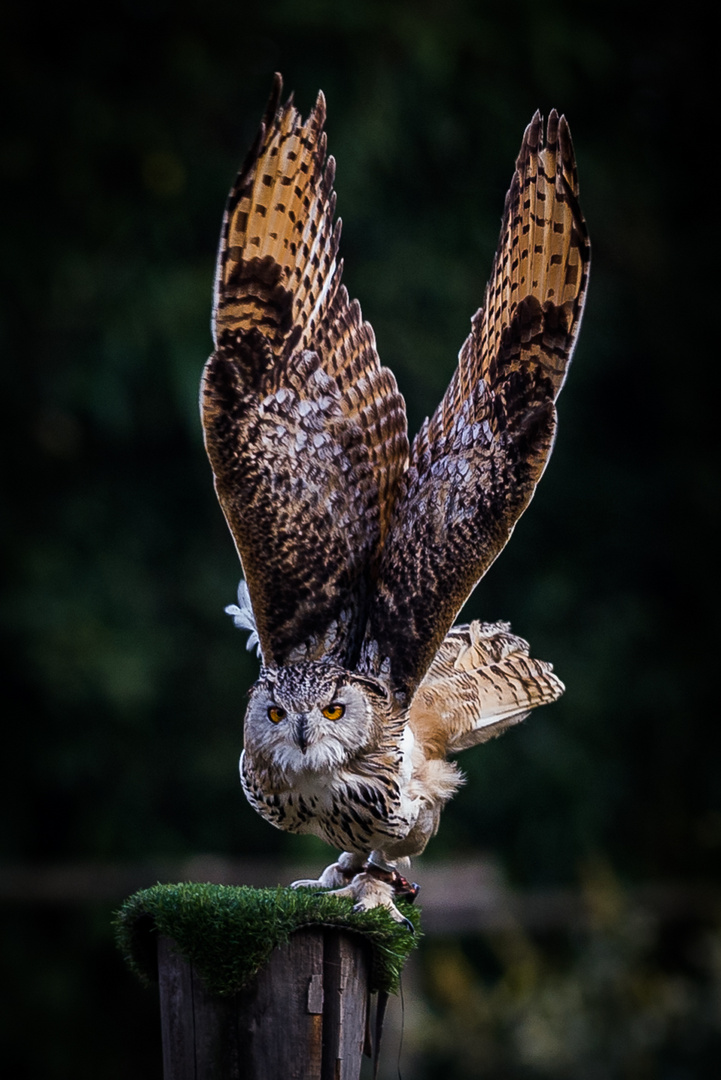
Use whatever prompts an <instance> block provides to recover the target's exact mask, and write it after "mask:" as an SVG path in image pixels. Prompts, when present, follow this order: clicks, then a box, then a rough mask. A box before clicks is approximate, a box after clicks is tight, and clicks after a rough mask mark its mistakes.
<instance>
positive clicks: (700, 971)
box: [409, 866, 721, 1080]
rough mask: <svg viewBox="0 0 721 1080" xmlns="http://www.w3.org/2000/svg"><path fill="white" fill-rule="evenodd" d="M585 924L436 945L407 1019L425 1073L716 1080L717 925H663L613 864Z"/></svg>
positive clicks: (496, 1078) (503, 1079)
mask: <svg viewBox="0 0 721 1080" xmlns="http://www.w3.org/2000/svg"><path fill="white" fill-rule="evenodd" d="M583 886H584V893H585V897H586V900H587V901H588V904H589V909H590V912H591V919H590V924H589V925H588V926H587V927H584V928H583V929H580V928H579V929H576V930H575V931H574V932H573V933H572V934H570V935H559V934H558V933H556V934H550V933H545V934H539V933H535V934H530V933H528V932H527V931H524V929H523V928H522V927H521V926H516V927H513V926H511V927H509V929H507V930H505V931H503V932H500V933H497V934H494V935H486V936H484V937H475V938H472V939H468V940H464V939H461V940H460V941H456V940H435V941H433V942H431V943H429V944H428V946H427V948H426V950H425V952H424V955H423V965H422V985H423V989H424V994H423V995H422V996H421V995H417V997H416V998H415V999H414V1006H413V1009H412V1012H411V1015H410V1017H409V1036H410V1040H411V1045H412V1046H413V1048H414V1052H415V1053H416V1054H418V1055H419V1060H420V1061H422V1062H423V1065H422V1070H423V1075H424V1076H427V1077H428V1078H429V1080H430V1078H435V1077H446V1076H448V1075H452V1076H454V1077H458V1080H462V1078H463V1080H465V1078H468V1080H472V1078H475V1077H483V1078H484V1080H486V1078H487V1080H517V1078H518V1080H521V1078H523V1080H526V1078H530V1077H533V1078H536V1077H537V1078H539V1080H540V1078H545V1077H548V1078H549V1080H551V1078H553V1080H564V1078H566V1077H567V1078H569V1080H572V1078H573V1080H575V1078H576V1077H579V1076H583V1077H588V1078H589V1080H607V1078H611V1077H633V1078H639V1077H669V1078H671V1077H701V1076H708V1077H711V1076H714V1075H715V1073H716V1071H717V1070H718V1054H719V1050H720V1049H721V927H718V926H716V927H715V928H713V929H711V928H709V927H708V926H703V924H699V923H697V922H694V921H692V920H683V921H680V922H678V923H677V924H676V926H675V927H674V930H673V932H672V933H671V932H669V929H668V927H666V928H664V927H663V925H662V924H661V921H660V920H659V919H658V916H657V914H656V913H655V912H654V910H653V908H652V907H651V906H649V905H647V904H644V903H642V902H639V901H638V900H635V901H634V900H633V899H631V898H630V897H629V896H628V895H627V894H626V893H625V892H624V890H623V889H622V888H621V887H620V885H619V883H618V882H617V881H615V880H614V878H613V876H612V875H610V874H609V873H608V870H607V868H602V867H598V866H596V867H593V868H592V869H590V870H589V872H588V873H587V874H586V875H585V876H584V881H583Z"/></svg>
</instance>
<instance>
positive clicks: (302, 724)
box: [295, 713, 308, 754]
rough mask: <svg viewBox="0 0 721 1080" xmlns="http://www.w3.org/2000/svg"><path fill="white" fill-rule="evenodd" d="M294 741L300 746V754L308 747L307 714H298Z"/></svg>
mask: <svg viewBox="0 0 721 1080" xmlns="http://www.w3.org/2000/svg"><path fill="white" fill-rule="evenodd" d="M295 741H296V742H297V743H298V746H299V747H300V751H301V753H302V754H304V753H305V752H306V750H307V749H308V714H307V713H300V714H299V715H298V723H297V725H296V729H295Z"/></svg>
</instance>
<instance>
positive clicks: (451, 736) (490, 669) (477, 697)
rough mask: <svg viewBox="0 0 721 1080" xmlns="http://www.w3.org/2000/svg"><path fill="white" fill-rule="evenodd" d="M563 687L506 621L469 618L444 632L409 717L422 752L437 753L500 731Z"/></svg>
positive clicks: (439, 755) (465, 746) (551, 698)
mask: <svg viewBox="0 0 721 1080" xmlns="http://www.w3.org/2000/svg"><path fill="white" fill-rule="evenodd" d="M563 691H564V686H563V683H562V682H561V680H560V679H559V678H557V676H556V675H554V674H553V668H552V666H551V664H548V663H546V662H545V661H543V660H534V659H533V658H532V657H531V656H529V655H528V642H527V641H524V640H523V638H519V637H516V636H515V634H512V633H511V628H510V626H509V625H508V623H479V622H472V623H471V624H470V625H468V626H454V627H453V628H452V629H451V630H450V631H449V633H448V634H447V635H446V637H445V639H444V641H443V643H442V645H441V647H440V649H439V650H438V652H437V653H436V655H435V657H434V659H433V663H432V664H431V666H430V668H429V670H428V671H427V672H426V675H425V678H424V679H423V682H422V683H421V685H420V686H419V687H418V691H417V692H416V694H415V696H414V698H413V701H412V703H411V709H410V715H409V717H408V723H409V724H410V726H411V728H412V729H413V733H414V735H415V736H416V738H417V739H418V740H419V741H420V743H421V745H422V746H423V748H424V751H425V754H426V756H427V757H436V758H440V759H442V758H444V757H445V756H446V755H447V754H456V753H459V752H460V751H461V750H467V749H468V748H469V747H471V746H476V745H477V744H478V743H483V742H487V741H488V740H489V739H493V738H495V737H496V736H497V735H501V734H502V733H503V732H504V731H506V730H507V729H508V728H509V727H511V726H512V725H513V724H518V723H520V721H521V720H523V719H525V717H526V716H528V714H529V712H530V711H531V709H535V708H536V707H537V706H539V705H547V704H548V703H549V702H551V701H555V700H556V699H557V698H559V697H560V696H561V694H562V693H563Z"/></svg>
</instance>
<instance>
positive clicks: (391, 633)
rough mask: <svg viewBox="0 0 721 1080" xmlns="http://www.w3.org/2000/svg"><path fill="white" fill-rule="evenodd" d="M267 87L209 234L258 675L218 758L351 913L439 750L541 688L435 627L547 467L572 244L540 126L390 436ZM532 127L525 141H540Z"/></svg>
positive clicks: (565, 347) (207, 376)
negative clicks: (319, 851)
mask: <svg viewBox="0 0 721 1080" xmlns="http://www.w3.org/2000/svg"><path fill="white" fill-rule="evenodd" d="M281 90H282V82H281V79H280V77H279V76H276V78H275V81H274V86H273V91H272V94H271V97H270V101H269V103H268V106H267V109H266V113H265V116H264V118H263V121H262V123H261V126H260V130H259V132H258V135H257V137H256V140H255V142H254V144H253V146H252V148H251V150H250V152H249V154H248V157H247V158H246V161H245V164H244V165H243V167H242V169H241V171H240V174H239V176H238V179H237V182H236V183H235V185H234V187H233V189H232V191H231V193H230V196H229V199H228V204H227V207H226V211H225V216H224V219H223V226H222V233H221V239H220V248H219V254H218V262H217V271H216V279H215V295H214V305H213V338H214V343H215V351H214V352H213V354H212V356H211V357H210V359H209V360H208V362H207V364H206V366H205V370H204V374H203V381H202V387H201V412H202V419H203V428H204V436H205V445H206V449H207V452H208V456H209V458H210V463H211V466H212V470H213V474H214V479H215V488H216V492H217V495H218V499H219V501H220V505H221V507H222V510H223V513H224V514H225V517H226V519H227V522H228V525H229V527H230V531H231V533H232V535H233V538H234V540H235V544H236V547H237V550H238V554H239V556H240V559H241V563H242V569H243V574H244V580H243V581H241V584H240V589H239V601H238V605H237V606H235V605H233V606H231V607H229V608H228V609H227V610H228V611H229V612H230V613H231V614H233V615H234V617H235V621H236V624H237V625H238V626H240V627H242V628H244V629H246V630H249V631H250V632H251V638H250V641H249V647H251V645H252V644H255V645H257V648H258V653H259V656H260V661H261V669H260V676H259V678H258V681H257V682H256V683H255V685H254V686H253V687H252V689H251V690H250V700H249V704H248V708H247V712H246V716H245V731H244V750H243V754H242V757H241V762H240V771H241V779H242V785H243V789H244V791H245V794H246V795H247V797H248V800H249V801H250V803H251V805H252V806H253V807H255V809H256V810H257V811H258V812H259V813H260V814H261V815H262V816H263V817H264V818H266V819H267V820H268V821H269V822H271V824H273V825H275V826H277V827H278V828H280V829H287V830H289V831H290V832H295V833H312V834H314V835H316V836H319V837H321V838H322V839H323V840H325V841H326V842H327V843H329V844H331V845H333V846H334V847H336V848H338V849H340V851H341V852H342V854H341V855H340V856H339V858H338V860H337V861H336V862H335V863H333V864H332V865H331V866H329V867H328V868H327V869H326V870H325V871H324V872H323V873H322V875H321V876H320V878H319V879H318V880H317V881H315V880H314V881H302V882H297V883H295V884H298V885H315V886H317V887H318V888H327V889H335V890H336V891H337V892H338V893H339V894H341V895H345V896H350V897H351V898H352V899H353V900H354V902H355V905H356V907H357V908H361V909H362V908H368V907H374V906H376V905H378V904H382V905H384V906H386V907H387V908H388V909H389V910H390V912H391V914H392V915H393V917H394V918H396V919H398V920H402V918H403V917H402V916H401V915H400V913H399V911H398V909H397V908H396V907H395V905H394V900H395V899H396V898H397V897H398V896H399V895H406V896H411V897H412V896H413V895H414V894H415V891H416V888H417V887H416V886H413V885H410V884H409V882H408V881H407V880H406V878H405V877H404V876H403V874H402V872H401V871H404V870H405V868H406V867H407V866H408V865H409V857H410V856H413V855H416V854H419V853H420V852H422V851H423V849H424V848H425V846H426V844H427V842H428V840H429V838H430V837H431V836H433V835H434V834H435V832H436V830H437V828H438V821H439V816H440V812H441V808H442V807H443V805H444V803H445V802H447V800H448V799H449V798H450V797H451V796H452V795H453V793H454V792H455V791H456V789H457V788H458V786H459V785H460V783H461V782H462V777H461V774H460V773H459V771H458V768H457V766H456V765H455V764H454V763H453V762H451V761H449V760H448V758H449V756H450V755H454V754H455V753H456V752H458V751H460V750H464V749H466V748H468V747H471V746H475V745H476V744H477V743H482V742H484V741H486V740H487V739H490V738H492V737H494V736H496V735H499V734H500V733H501V732H503V731H505V730H506V728H508V727H510V726H511V725H512V724H517V723H518V722H519V721H520V720H522V719H523V718H524V717H525V716H527V715H528V712H529V710H531V709H533V708H535V707H536V706H537V705H542V704H544V703H546V702H550V701H553V700H555V699H556V698H558V697H559V696H560V694H561V693H563V689H564V688H563V684H562V683H561V682H560V680H559V679H558V678H557V677H556V676H555V675H554V674H553V672H552V668H551V665H550V664H548V663H545V662H543V661H540V660H534V659H532V658H531V657H530V656H529V654H528V645H527V643H526V642H525V641H523V640H522V639H521V638H518V637H515V636H514V635H513V634H512V633H511V631H510V627H509V626H508V625H507V624H506V623H493V624H485V623H479V622H472V623H471V624H470V625H464V626H452V623H453V621H454V619H455V618H456V616H457V614H458V612H459V610H460V608H461V606H462V604H463V602H464V601H465V600H466V598H467V597H468V595H469V594H470V592H471V591H472V590H473V588H474V587H475V585H476V584H477V582H478V581H479V579H480V578H481V577H482V575H483V574H484V573H485V571H486V570H487V569H488V567H489V566H490V564H491V563H492V562H493V560H494V559H495V558H496V556H497V555H498V553H499V552H500V551H501V549H502V548H503V546H504V545H505V543H506V541H507V540H508V538H509V536H510V534H511V532H512V530H513V527H514V525H515V523H516V521H517V520H518V518H519V516H520V515H521V514H522V513H523V511H524V510H525V508H526V506H527V505H528V503H529V501H530V499H531V497H532V495H533V492H534V490H535V487H536V484H537V483H538V480H539V478H540V476H541V474H542V472H543V470H544V468H545V465H546V462H547V460H548V456H549V454H550V452H551V447H552V444H553V439H554V431H555V426H556V410H555V405H554V402H555V399H556V397H557V395H558V393H559V391H560V389H561V386H562V385H563V381H564V378H565V374H566V369H567V367H568V362H569V359H570V356H571V352H572V349H573V345H574V341H575V338H576V335H577V333H578V328H579V324H580V320H581V313H582V309H583V302H584V296H585V291H586V282H587V277H588V268H589V243H588V237H587V232H586V227H585V223H584V219H583V216H582V214H581V210H580V207H579V203H578V182H577V176H576V166H575V160H574V154H573V147H572V144H571V137H570V133H569V129H568V125H567V123H566V120H565V118H564V117H562V116H561V117H559V116H558V115H557V113H556V112H555V111H553V112H551V114H550V116H549V119H548V124H547V126H546V129H545V133H544V127H543V122H542V119H541V117H540V115H539V114H538V113H536V115H535V116H534V117H533V119H532V121H531V123H530V124H529V126H528V128H527V129H526V132H525V135H524V138H523V144H522V146H521V151H520V154H519V156H518V159H517V162H516V170H515V173H514V176H513V180H512V182H511V187H510V190H509V192H508V195H507V197H506V203H505V213H504V217H503V224H502V228H501V235H500V240H499V245H498V251H497V253H496V255H495V258H494V261H493V266H492V269H491V276H490V280H489V283H488V285H487V287H486V292H485V297H484V301H483V305H482V307H481V308H480V310H479V311H478V312H477V313H476V314H475V315H474V316H473V319H472V320H471V332H470V334H469V336H468V338H467V340H466V341H465V343H464V345H463V347H462V348H461V350H460V354H459V359H458V366H457V369H456V371H455V374H454V375H453V378H452V379H451V382H450V385H449V387H448V389H447V391H446V394H445V396H444V398H443V400H442V401H441V403H440V405H439V406H438V408H437V409H436V411H435V413H434V414H433V416H432V417H431V418H430V420H426V421H425V422H424V423H423V425H422V427H421V429H420V431H419V433H418V434H417V435H416V437H415V440H414V441H413V444H412V446H411V445H409V441H408V435H407V423H406V413H405V405H404V401H403V398H402V397H401V395H400V393H399V392H398V388H397V385H396V381H395V378H394V376H393V374H392V373H391V372H390V371H389V370H388V368H385V367H382V366H381V364H380V361H379V359H378V354H377V352H376V345H375V338H374V335H373V331H372V329H371V327H370V326H369V324H368V323H367V322H365V321H364V320H363V317H362V315H361V309H360V307H359V305H358V303H357V301H355V300H350V299H349V297H348V293H347V291H346V289H345V287H344V286H343V285H342V284H341V273H342V262H341V261H340V260H339V258H338V246H339V240H340V219H336V216H335V208H336V195H335V191H334V190H333V181H334V173H335V162H334V159H333V158H332V157H329V156H327V155H326V135H325V132H324V130H323V126H324V121H325V100H324V98H323V95H322V94H319V95H318V99H317V101H316V104H315V107H314V108H313V110H312V112H311V113H310V116H309V117H308V119H307V120H306V121H305V123H304V122H303V120H302V117H301V116H300V114H299V112H298V111H297V109H296V108H295V107H294V105H293V100H292V96H291V98H289V99H288V100H287V101H286V102H285V104H281ZM544 135H545V137H544Z"/></svg>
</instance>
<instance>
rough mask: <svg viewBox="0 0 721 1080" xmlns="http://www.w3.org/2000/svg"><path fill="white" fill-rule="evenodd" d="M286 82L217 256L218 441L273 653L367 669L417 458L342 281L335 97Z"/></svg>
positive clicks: (205, 410)
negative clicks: (383, 562) (298, 105)
mask: <svg viewBox="0 0 721 1080" xmlns="http://www.w3.org/2000/svg"><path fill="white" fill-rule="evenodd" d="M281 89H282V83H281V79H280V76H276V78H275V82H274V86H273V93H272V94H271V98H270V101H269V104H268V108H267V110H266V114H265V118H264V120H263V123H262V125H261V128H260V131H259V133H258V136H257V139H256V142H255V144H254V146H253V148H252V149H251V151H250V153H249V155H248V158H247V159H246V161H245V164H244V165H243V168H242V170H241V172H240V175H239V177H238V180H237V182H236V184H235V186H234V188H233V190H232V191H231V193H230V197H229V200H228V205H227V208H226V212H225V217H224V220H223V228H222V234H221V239H220V250H219V253H218V265H217V273H216V283H215V304H214V311H213V335H214V341H215V347H216V348H215V352H214V353H213V355H212V356H211V357H210V359H209V360H208V362H207V364H206V367H205V371H204V375H203V383H202V387H201V411H202V418H203V427H204V432H205V445H206V449H207V452H208V456H209V458H210V463H211V466H212V469H213V473H214V475H215V487H216V491H217V494H218V499H219V501H220V505H221V507H222V509H223V512H224V514H225V517H226V519H227V522H228V525H229V526H230V530H231V532H232V534H233V537H234V539H235V543H236V547H237V549H238V553H239V555H240V558H241V562H242V565H243V572H244V574H245V578H246V581H247V584H248V589H249V592H250V599H251V603H252V607H253V613H254V616H255V622H256V626H257V631H258V636H259V639H260V647H261V651H262V654H263V659H264V662H265V663H266V665H280V664H283V663H288V662H291V661H293V660H299V659H302V658H307V659H318V658H320V657H321V656H324V655H326V656H330V657H332V658H334V659H335V660H336V661H337V662H339V663H343V664H346V665H348V666H352V664H353V663H354V661H355V659H356V658H357V655H358V649H359V647H360V641H361V638H362V633H363V627H364V625H365V619H366V613H367V592H368V579H369V575H370V574H372V573H374V571H375V568H376V563H377V559H378V553H379V551H380V547H381V545H382V543H383V540H384V538H385V536H386V534H387V531H388V527H389V522H390V514H391V510H392V506H393V502H394V498H395V494H396V489H397V486H398V479H399V477H400V475H401V474H402V472H403V470H404V469H405V466H406V463H407V460H408V438H407V427H406V417H405V406H404V403H403V399H402V398H401V396H400V394H399V393H398V390H397V386H396V382H395V379H394V377H393V375H392V374H391V372H390V371H388V370H387V369H386V368H382V367H381V366H380V362H379V360H378V356H377V353H376V348H375V339H374V335H373V331H372V329H371V327H370V326H369V325H368V323H366V322H364V321H363V318H362V315H361V311H360V307H359V305H358V303H357V302H355V301H352V302H351V301H350V300H349V298H348V293H347V291H346V289H345V288H344V286H343V285H341V271H342V264H341V263H340V262H339V261H338V259H337V252H338V242H339V238H340V220H338V221H336V220H335V203H336V197H335V192H334V191H333V178H334V173H335V162H334V160H333V158H332V157H329V158H328V159H327V160H326V136H325V133H324V131H323V124H324V121H325V101H324V99H323V95H322V94H319V95H318V100H317V102H316V105H315V108H314V109H313V110H312V112H311V114H310V116H309V117H308V119H307V121H306V122H305V123H303V121H302V118H301V116H300V114H299V113H298V111H297V110H296V109H295V107H294V106H293V102H292V97H291V98H289V99H288V101H287V102H286V103H285V104H284V105H280V103H279V102H280V94H281Z"/></svg>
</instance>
